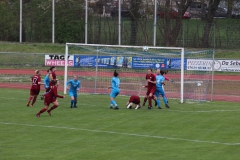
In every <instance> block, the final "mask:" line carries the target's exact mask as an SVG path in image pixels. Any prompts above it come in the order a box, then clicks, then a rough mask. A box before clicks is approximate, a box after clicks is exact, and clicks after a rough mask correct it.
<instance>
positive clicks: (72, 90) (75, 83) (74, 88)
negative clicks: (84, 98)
mask: <svg viewBox="0 0 240 160" xmlns="http://www.w3.org/2000/svg"><path fill="white" fill-rule="evenodd" d="M80 86H81V83H80V80H78V76H77V75H74V76H73V79H71V80H69V81H68V82H67V90H68V94H69V96H70V97H71V105H70V108H73V107H74V108H77V97H78V92H79V91H80Z"/></svg>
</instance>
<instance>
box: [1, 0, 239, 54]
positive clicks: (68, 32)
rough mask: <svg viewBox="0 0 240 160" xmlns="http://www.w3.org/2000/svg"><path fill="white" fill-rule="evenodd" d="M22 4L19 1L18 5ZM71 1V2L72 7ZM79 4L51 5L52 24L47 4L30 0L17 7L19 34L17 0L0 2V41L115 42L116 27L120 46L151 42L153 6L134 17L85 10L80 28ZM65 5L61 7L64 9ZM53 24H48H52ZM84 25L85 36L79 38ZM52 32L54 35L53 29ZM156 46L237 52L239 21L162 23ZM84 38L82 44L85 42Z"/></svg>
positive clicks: (37, 0) (157, 31)
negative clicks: (120, 16)
mask: <svg viewBox="0 0 240 160" xmlns="http://www.w3.org/2000/svg"><path fill="white" fill-rule="evenodd" d="M23 2H25V1H23ZM75 3H76V4H75ZM80 3H81V4H84V1H81V0H79V1H78V0H75V1H66V0H64V1H56V5H55V15H54V17H55V20H54V21H53V20H52V3H51V1H47V0H32V1H26V3H23V6H22V7H23V8H22V10H23V11H22V21H21V22H20V23H21V26H22V32H21V34H19V21H20V20H19V16H20V15H19V14H20V13H19V1H13V2H11V3H0V7H1V9H0V16H1V18H0V24H1V25H0V41H10V42H18V41H19V36H22V41H23V42H40V43H42V42H44V43H51V42H52V35H54V36H55V37H54V40H53V41H54V42H56V43H66V42H71V43H89V44H115V45H116V44H119V37H118V32H119V31H118V28H119V26H121V31H120V35H121V44H122V45H139V46H141V45H149V46H152V45H153V44H154V18H153V17H154V16H153V6H149V8H148V11H146V12H145V13H144V14H143V15H141V16H140V17H139V18H138V19H135V20H133V19H131V18H130V17H122V20H121V24H119V21H118V17H116V16H115V17H112V16H111V8H108V9H106V11H108V13H107V14H103V13H102V11H101V12H100V11H99V10H97V9H96V10H94V11H93V12H90V11H89V16H88V22H87V25H86V24H85V9H84V6H82V5H79V4H80ZM66 6H67V7H66ZM53 23H54V26H53ZM85 26H87V34H85V31H86V28H85ZM52 29H55V31H54V33H53V30H52ZM155 35H156V46H174V47H190V48H231V49H239V48H240V19H237V18H215V19H214V20H213V23H212V24H208V23H207V22H206V20H205V19H195V18H192V19H183V20H180V21H178V20H177V19H168V20H167V19H164V18H161V17H160V18H158V19H157V22H156V34H155ZM86 36H87V42H85V39H86Z"/></svg>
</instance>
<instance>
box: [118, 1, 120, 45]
mask: <svg viewBox="0 0 240 160" xmlns="http://www.w3.org/2000/svg"><path fill="white" fill-rule="evenodd" d="M118 45H121V0H118Z"/></svg>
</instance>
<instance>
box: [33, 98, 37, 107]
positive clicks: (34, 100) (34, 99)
mask: <svg viewBox="0 0 240 160" xmlns="http://www.w3.org/2000/svg"><path fill="white" fill-rule="evenodd" d="M36 100H37V97H34V98H33V101H32V106H33V105H34V103H35V102H36Z"/></svg>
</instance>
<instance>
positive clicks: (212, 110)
mask: <svg viewBox="0 0 240 160" xmlns="http://www.w3.org/2000/svg"><path fill="white" fill-rule="evenodd" d="M167 111H168V112H183V113H184V112H188V113H190V112H191V113H208V112H239V111H240V110H209V111H182V110H167Z"/></svg>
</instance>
